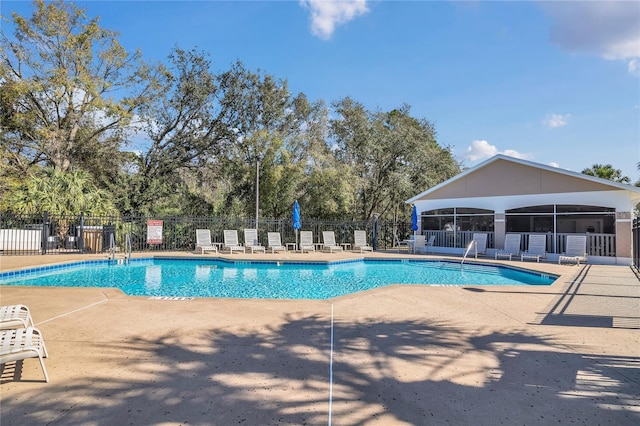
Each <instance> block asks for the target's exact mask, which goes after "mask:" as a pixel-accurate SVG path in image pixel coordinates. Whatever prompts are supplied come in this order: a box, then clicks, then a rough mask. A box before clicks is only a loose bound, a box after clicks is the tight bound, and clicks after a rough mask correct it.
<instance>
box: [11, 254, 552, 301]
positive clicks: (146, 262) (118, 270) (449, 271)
mask: <svg viewBox="0 0 640 426" xmlns="http://www.w3.org/2000/svg"><path fill="white" fill-rule="evenodd" d="M556 278H557V277H556V276H553V275H544V274H538V273H534V272H531V271H525V270H522V269H516V268H511V267H505V266H494V265H481V264H474V263H468V264H464V265H461V264H460V263H458V262H450V261H433V260H380V259H375V260H374V259H364V260H363V259H358V260H349V261H340V262H330V263H327V262H276V261H227V260H222V259H175V258H147V259H131V261H130V262H129V263H128V264H123V263H117V262H113V261H106V260H103V261H88V262H76V263H71V264H65V265H56V266H52V267H45V268H35V269H30V270H26V271H16V272H7V273H2V274H0V285H26V286H47V287H50V286H65V287H116V288H119V289H121V290H122V291H123V292H124V293H126V294H128V295H132V296H155V297H187V298H188V297H229V298H261V299H329V298H332V297H337V296H342V295H345V294H350V293H356V292H359V291H363V290H369V289H372V288H378V287H383V286H386V285H389V284H430V285H457V286H460V285H550V284H551V283H553V281H555V279H556Z"/></svg>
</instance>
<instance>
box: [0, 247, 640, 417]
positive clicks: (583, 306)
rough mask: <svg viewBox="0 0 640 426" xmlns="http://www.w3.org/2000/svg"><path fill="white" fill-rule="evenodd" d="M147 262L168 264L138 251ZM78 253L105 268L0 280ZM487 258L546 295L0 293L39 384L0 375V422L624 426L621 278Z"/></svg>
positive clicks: (23, 373)
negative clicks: (73, 264) (31, 348)
mask: <svg viewBox="0 0 640 426" xmlns="http://www.w3.org/2000/svg"><path fill="white" fill-rule="evenodd" d="M154 254H155V255H163V256H164V255H170V254H169V253H147V254H142V255H137V256H142V257H146V256H153V255H154ZM180 255H186V256H197V257H203V255H191V254H185V253H180ZM204 256H206V257H212V256H214V255H211V254H207V255H204ZM361 256H362V255H360V254H352V253H343V254H335V253H334V254H324V253H322V254H321V253H318V254H291V253H289V254H286V255H282V254H275V255H273V254H267V255H262V254H253V255H251V254H247V255H238V254H235V255H233V256H224V257H229V258H233V259H240V258H245V257H246V258H248V259H263V258H267V259H290V260H295V259H306V260H309V259H313V260H335V259H342V258H353V257H361ZM366 256H386V257H398V256H400V257H411V256H417V255H410V254H400V255H398V254H388V253H375V254H373V255H371V254H367V255H366ZM428 257H430V256H428ZM94 258H98V259H104V258H105V256H104V255H82V256H73V255H46V256H0V271H6V270H12V269H20V268H26V267H32V266H37V265H40V264H52V263H59V262H63V261H72V260H77V259H81V260H85V259H94ZM458 260H459V258H458ZM482 261H485V259H482ZM486 261H487V262H491V260H486ZM502 263H506V264H509V265H512V266H521V267H525V268H528V269H532V270H537V271H543V272H546V273H552V274H557V275H560V278H559V279H558V280H557V281H556V283H554V284H553V285H552V286H548V287H546V286H544V287H543V286H532V287H522V286H520V287H481V286H464V287H434V286H415V285H414V286H409V285H395V286H389V287H385V288H381V289H375V290H370V291H366V292H362V293H358V294H353V295H349V296H343V297H339V298H335V299H331V300H323V301H308V300H302V301H300V300H297V301H290V300H242V299H194V300H189V301H180V300H151V299H149V298H146V297H132V296H126V295H124V294H123V293H122V292H120V291H119V290H117V289H100V288H63V287H47V288H44V287H11V286H9V287H6V286H5V287H2V288H1V291H0V304H1V305H11V304H18V303H22V304H25V305H27V306H29V308H30V309H31V312H32V315H33V318H34V321H35V323H36V327H38V328H39V329H40V330H41V332H42V334H43V336H44V339H45V342H46V344H47V349H48V351H49V358H47V359H45V365H46V368H47V371H48V373H49V376H50V379H51V380H50V382H49V383H45V382H44V377H43V374H42V371H41V370H40V365H39V363H38V361H37V360H36V359H29V360H25V361H23V362H17V363H7V364H6V365H4V366H2V367H0V368H2V376H1V383H0V398H1V406H2V409H1V414H0V416H1V417H0V424H2V425H3V426H6V425H24V424H30V425H37V424H51V425H62V424H95V425H98V424H107V423H109V424H118V425H121V424H132V425H151V424H163V425H169V424H190V425H194V424H195V425H230V424H244V425H280V424H291V425H301V424H312V425H315V424H335V425H354V424H358V425H362V424H367V425H369V424H371V425H375V424H378V425H413V424H417V425H420V424H434V425H440V424H473V425H496V424H508V425H513V424H558V423H570V422H573V423H583V424H611V425H635V424H638V423H640V282H639V281H638V278H637V277H636V276H635V275H634V273H633V271H632V270H631V268H629V267H628V266H602V265H589V264H587V265H581V266H579V267H578V266H576V265H562V266H559V265H557V264H550V263H540V264H538V263H535V262H526V263H523V262H519V261H514V262H502Z"/></svg>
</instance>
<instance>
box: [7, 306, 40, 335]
mask: <svg viewBox="0 0 640 426" xmlns="http://www.w3.org/2000/svg"><path fill="white" fill-rule="evenodd" d="M27 327H33V319H32V318H31V313H30V312H29V308H27V307H26V306H25V305H8V306H0V330H6V329H10V328H27Z"/></svg>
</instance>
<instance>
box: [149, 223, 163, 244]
mask: <svg viewBox="0 0 640 426" xmlns="http://www.w3.org/2000/svg"><path fill="white" fill-rule="evenodd" d="M147 244H162V221H161V220H147Z"/></svg>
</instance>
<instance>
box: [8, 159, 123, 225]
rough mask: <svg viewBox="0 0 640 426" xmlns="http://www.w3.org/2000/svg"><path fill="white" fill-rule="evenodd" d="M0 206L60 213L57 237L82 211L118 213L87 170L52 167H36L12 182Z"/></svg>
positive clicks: (52, 214) (24, 210) (19, 209)
mask: <svg viewBox="0 0 640 426" xmlns="http://www.w3.org/2000/svg"><path fill="white" fill-rule="evenodd" d="M0 209H1V210H3V211H12V212H14V213H18V214H40V213H42V212H49V214H50V215H51V216H56V217H59V219H58V221H59V228H58V229H59V231H58V234H59V236H60V237H64V236H65V235H66V234H67V232H68V230H69V221H70V218H71V217H73V216H74V215H79V214H80V213H82V212H84V213H88V214H91V215H96V216H100V215H117V214H118V211H117V209H116V207H115V205H114V203H113V201H112V200H111V197H110V195H109V193H107V192H106V191H104V190H102V189H99V188H98V187H97V186H96V185H95V184H94V183H93V181H92V179H91V177H90V175H89V174H88V173H87V172H85V171H83V170H77V171H71V172H68V171H67V172H64V171H61V170H58V169H54V168H52V167H46V168H44V169H38V171H37V172H35V173H32V174H31V175H30V176H29V177H28V178H27V179H26V180H25V181H22V182H18V183H14V184H13V185H11V186H10V188H9V190H8V191H7V194H6V196H5V197H3V199H2V202H1V204H0Z"/></svg>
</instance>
